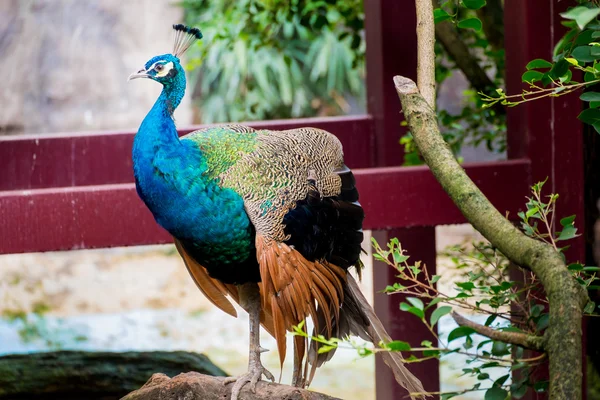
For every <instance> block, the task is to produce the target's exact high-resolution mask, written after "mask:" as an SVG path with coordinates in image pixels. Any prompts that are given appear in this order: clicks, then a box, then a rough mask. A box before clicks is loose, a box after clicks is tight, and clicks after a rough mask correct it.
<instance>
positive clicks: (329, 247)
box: [283, 169, 364, 269]
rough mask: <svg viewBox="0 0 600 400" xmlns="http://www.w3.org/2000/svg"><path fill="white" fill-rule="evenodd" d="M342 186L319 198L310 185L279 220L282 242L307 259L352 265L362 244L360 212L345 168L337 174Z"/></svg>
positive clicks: (358, 254) (361, 213)
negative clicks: (339, 189) (302, 197)
mask: <svg viewBox="0 0 600 400" xmlns="http://www.w3.org/2000/svg"><path fill="white" fill-rule="evenodd" d="M339 175H340V178H341V182H342V186H341V192H340V194H339V195H338V196H333V197H322V196H321V194H320V193H319V191H318V190H317V188H316V187H315V186H314V185H313V184H311V186H310V190H309V192H308V194H307V196H306V198H304V199H303V200H300V201H298V202H297V203H296V207H295V208H294V209H292V210H290V211H289V212H288V213H287V214H286V215H285V216H284V219H283V223H284V225H285V228H284V232H285V233H286V234H287V235H289V236H290V238H289V239H288V240H287V241H286V243H287V244H288V245H293V246H294V248H295V249H296V250H298V251H299V252H300V253H301V254H302V255H303V256H304V257H305V258H306V259H307V260H309V261H315V260H323V259H324V260H327V261H329V262H331V263H333V264H335V265H338V266H340V267H342V268H344V269H348V268H349V267H351V266H353V265H356V264H357V263H358V261H359V258H360V252H361V244H362V241H363V233H362V230H361V228H362V222H363V219H364V211H363V209H362V207H361V206H360V205H359V204H358V203H356V201H357V200H358V191H357V190H356V186H355V183H356V182H355V179H354V176H353V175H352V172H351V171H350V170H349V169H345V170H344V171H341V172H339Z"/></svg>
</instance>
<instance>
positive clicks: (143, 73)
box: [127, 68, 150, 81]
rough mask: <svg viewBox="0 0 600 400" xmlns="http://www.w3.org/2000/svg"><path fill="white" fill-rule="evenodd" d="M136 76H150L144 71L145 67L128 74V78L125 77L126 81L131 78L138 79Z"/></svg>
mask: <svg viewBox="0 0 600 400" xmlns="http://www.w3.org/2000/svg"><path fill="white" fill-rule="evenodd" d="M138 78H150V75H148V74H147V73H146V69H145V68H142V69H140V70H139V71H138V72H134V73H133V74H131V75H129V78H127V81H130V80H132V79H138Z"/></svg>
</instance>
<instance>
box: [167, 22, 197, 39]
mask: <svg viewBox="0 0 600 400" xmlns="http://www.w3.org/2000/svg"><path fill="white" fill-rule="evenodd" d="M173 29H175V30H176V31H182V32H185V33H187V34H189V35H192V36H194V37H195V38H196V39H202V32H200V29H198V28H191V27H189V26H185V25H183V24H174V25H173Z"/></svg>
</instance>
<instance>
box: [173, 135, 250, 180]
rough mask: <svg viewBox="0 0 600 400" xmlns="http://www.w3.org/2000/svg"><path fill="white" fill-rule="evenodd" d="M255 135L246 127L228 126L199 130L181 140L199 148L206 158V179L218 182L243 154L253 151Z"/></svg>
mask: <svg viewBox="0 0 600 400" xmlns="http://www.w3.org/2000/svg"><path fill="white" fill-rule="evenodd" d="M256 135H257V134H256V131H255V130H254V129H252V128H250V127H248V126H244V125H234V124H230V125H223V126H215V127H209V128H204V129H200V130H197V131H194V132H191V133H189V134H188V135H186V136H184V137H183V138H182V140H190V141H192V142H194V143H195V144H196V145H197V146H198V147H199V148H200V150H201V151H202V153H203V155H204V157H205V158H206V163H207V166H208V170H207V174H208V177H209V178H210V179H216V180H217V181H218V180H219V177H220V176H221V175H222V174H224V173H225V172H227V171H228V170H229V169H230V168H231V167H232V166H233V165H235V164H236V163H237V162H238V161H239V160H240V159H241V158H242V157H243V156H244V155H245V154H247V153H251V152H252V151H254V149H255V148H256V144H257V142H256Z"/></svg>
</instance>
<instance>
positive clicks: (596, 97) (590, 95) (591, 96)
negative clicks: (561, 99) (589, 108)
mask: <svg viewBox="0 0 600 400" xmlns="http://www.w3.org/2000/svg"><path fill="white" fill-rule="evenodd" d="M579 99H581V100H583V101H600V93H599V92H585V93H583V94H582V95H581V96H579Z"/></svg>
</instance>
